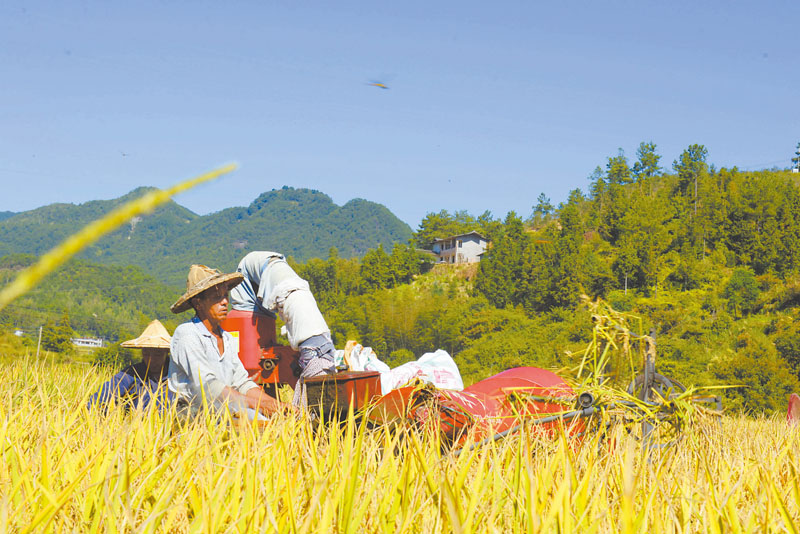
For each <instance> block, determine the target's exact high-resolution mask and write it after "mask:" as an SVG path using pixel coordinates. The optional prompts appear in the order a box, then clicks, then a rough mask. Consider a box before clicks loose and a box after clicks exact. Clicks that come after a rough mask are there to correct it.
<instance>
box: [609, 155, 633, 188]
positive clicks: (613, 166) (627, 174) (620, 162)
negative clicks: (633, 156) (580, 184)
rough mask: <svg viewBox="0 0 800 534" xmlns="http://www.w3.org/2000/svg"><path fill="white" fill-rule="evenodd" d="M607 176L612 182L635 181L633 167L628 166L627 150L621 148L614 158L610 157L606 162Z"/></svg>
mask: <svg viewBox="0 0 800 534" xmlns="http://www.w3.org/2000/svg"><path fill="white" fill-rule="evenodd" d="M606 177H607V179H608V182H609V183H611V184H619V185H626V184H630V183H632V182H633V178H632V176H631V169H630V167H628V158H626V157H625V151H624V150H622V149H621V148H620V149H619V154H617V155H616V156H615V157H613V158H608V163H606Z"/></svg>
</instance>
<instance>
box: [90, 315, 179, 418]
mask: <svg viewBox="0 0 800 534" xmlns="http://www.w3.org/2000/svg"><path fill="white" fill-rule="evenodd" d="M169 344H170V337H169V332H167V329H166V328H164V325H162V324H161V322H160V321H159V320H158V319H156V320H155V321H152V322H151V323H150V324H149V325H147V328H145V329H144V332H142V335H140V336H139V337H137V338H136V339H129V340H128V341H125V342H123V343H120V346H121V347H125V348H130V349H142V361H141V362H139V363H137V364H134V365H130V366H128V367H126V368H125V369H123V370H122V371H120V372H119V373H117V374H115V375H114V376H113V377H112V378H111V380H109V381H108V382H106V383H105V384H103V385H102V386H101V387H100V389H99V390H98V391H97V392H96V393H95V394H94V395H92V397H91V398H90V399H89V408H92V407H94V406H98V407H100V408H105V407H106V405H107V404H109V403H110V402H117V403H120V402H122V403H124V405H125V408H126V409H129V408H130V407H131V406H140V407H142V408H147V407H148V406H149V405H150V403H152V402H155V403H156V406H157V407H158V408H159V409H162V408H164V407H165V406H166V405H168V404H170V403H171V401H172V400H174V398H175V397H174V395H172V394H171V393H170V391H169V389H168V388H167V384H166V380H167V372H168V369H169Z"/></svg>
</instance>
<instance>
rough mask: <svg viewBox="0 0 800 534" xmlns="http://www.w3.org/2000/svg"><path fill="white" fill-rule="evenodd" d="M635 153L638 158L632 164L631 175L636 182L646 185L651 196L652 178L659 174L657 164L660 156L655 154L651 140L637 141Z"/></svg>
mask: <svg viewBox="0 0 800 534" xmlns="http://www.w3.org/2000/svg"><path fill="white" fill-rule="evenodd" d="M636 155H637V156H638V158H639V159H638V160H637V161H636V163H634V164H633V169H632V170H633V175H634V177H635V178H636V182H637V183H639V184H642V185H645V186H647V188H648V193H649V194H650V195H651V196H652V194H653V188H652V184H653V178H655V177H656V176H659V175H660V174H661V167H659V165H658V162H659V161H660V160H661V156H659V155H658V154H656V144H655V143H653V142H652V141H651V142H649V143H645V142H641V143H639V148H638V149H637V150H636Z"/></svg>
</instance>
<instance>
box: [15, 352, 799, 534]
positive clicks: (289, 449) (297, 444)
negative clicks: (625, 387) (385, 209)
mask: <svg viewBox="0 0 800 534" xmlns="http://www.w3.org/2000/svg"><path fill="white" fill-rule="evenodd" d="M104 378H105V377H103V376H102V374H101V373H100V372H99V371H97V370H95V369H92V368H89V367H85V366H76V365H69V364H52V363H43V362H36V363H33V362H29V363H26V359H25V358H24V357H18V358H17V359H16V360H15V361H14V362H13V363H10V364H8V363H6V364H0V447H2V461H0V531H2V532H95V531H105V532H209V533H211V532H342V533H351V532H386V533H392V534H394V533H396V532H512V533H516V532H519V533H522V532H525V533H527V532H582V533H591V532H626V533H627V532H726V533H727V532H786V531H788V532H797V529H798V527H797V525H798V524H800V479H799V478H798V470H799V469H800V468H798V459H799V458H800V431H798V430H792V429H790V428H788V427H787V425H786V424H785V422H784V421H783V420H780V419H760V420H754V419H747V418H743V417H725V418H723V420H722V424H721V425H707V426H697V427H695V428H694V429H692V430H690V431H689V432H687V434H686V436H685V439H684V440H683V441H682V443H681V445H680V446H679V447H674V448H670V449H666V450H663V451H660V452H658V453H656V454H653V455H651V456H649V457H648V456H646V455H644V454H643V453H642V451H641V449H640V447H638V446H637V443H636V442H635V441H634V440H633V439H632V438H629V437H627V436H626V435H625V434H624V433H623V432H622V431H620V430H618V431H616V433H615V436H614V437H615V444H614V445H609V444H608V443H607V442H604V443H602V444H598V443H597V442H595V441H592V440H588V441H585V442H584V443H583V444H576V443H569V442H567V441H566V440H565V439H559V438H556V439H554V440H550V439H545V438H541V437H537V436H534V435H532V434H527V435H521V436H516V437H513V438H510V439H507V440H505V441H502V442H498V443H495V444H490V445H487V446H485V447H483V448H480V449H477V450H474V451H472V452H471V453H465V454H462V455H460V456H458V457H455V456H454V455H452V454H448V453H446V452H442V450H441V448H440V446H439V444H438V443H437V442H436V440H435V439H433V438H430V437H426V435H425V434H421V433H416V432H400V431H397V430H392V429H388V428H367V427H366V426H365V425H362V424H358V423H354V422H353V421H352V420H351V421H350V422H348V423H347V424H343V425H341V426H337V425H328V426H323V427H319V428H318V427H317V426H315V425H314V424H313V423H310V422H309V421H307V420H306V419H298V418H295V417H291V416H281V417H276V418H274V419H272V420H271V421H270V422H269V423H268V424H266V425H265V426H264V427H263V428H260V427H254V426H250V425H238V424H231V422H230V421H227V420H213V419H210V418H208V419H207V418H199V419H195V420H181V419H180V418H177V417H176V416H175V415H174V414H166V415H159V414H157V413H141V412H139V413H136V412H134V413H132V414H127V415H126V414H125V413H124V412H123V411H122V410H119V409H115V410H112V411H111V412H110V413H108V414H107V415H100V414H98V413H93V412H88V411H87V410H86V408H85V403H86V400H87V398H88V397H89V395H90V394H91V392H92V391H93V390H94V389H95V388H96V387H97V386H98V385H99V384H100V382H101V381H102V380H103V379H104Z"/></svg>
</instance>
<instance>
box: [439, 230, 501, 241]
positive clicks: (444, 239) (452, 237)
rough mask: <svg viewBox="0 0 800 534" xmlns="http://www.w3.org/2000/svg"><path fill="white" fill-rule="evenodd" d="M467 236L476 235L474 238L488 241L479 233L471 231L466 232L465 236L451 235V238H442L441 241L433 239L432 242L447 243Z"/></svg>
mask: <svg viewBox="0 0 800 534" xmlns="http://www.w3.org/2000/svg"><path fill="white" fill-rule="evenodd" d="M468 235H476V236H478V237H480V238H481V239H483V240H484V241H488V239H486V238H485V237H484V236H483V235H481V234H480V233H479V232H476V231H475V230H473V231H471V232H467V233H466V234H457V235H451V236H449V237H444V238H442V239H438V238H434V240H433V242H434V243H440V242H442V241H449V240H451V239H455V238H457V237H465V236H468Z"/></svg>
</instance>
